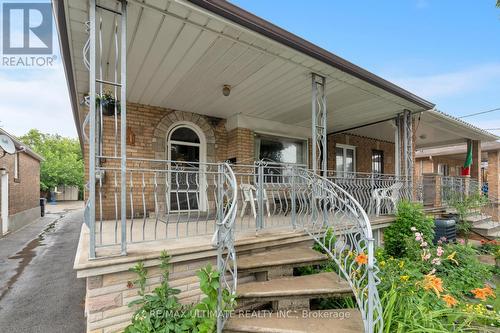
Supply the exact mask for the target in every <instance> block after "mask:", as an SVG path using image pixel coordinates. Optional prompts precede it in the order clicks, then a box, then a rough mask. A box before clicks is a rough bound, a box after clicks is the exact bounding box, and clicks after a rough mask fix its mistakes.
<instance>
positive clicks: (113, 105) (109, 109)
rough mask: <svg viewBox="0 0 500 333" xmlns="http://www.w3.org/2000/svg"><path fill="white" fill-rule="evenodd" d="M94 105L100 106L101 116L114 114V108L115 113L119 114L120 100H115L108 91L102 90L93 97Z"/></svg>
mask: <svg viewBox="0 0 500 333" xmlns="http://www.w3.org/2000/svg"><path fill="white" fill-rule="evenodd" d="M95 103H96V107H97V108H99V107H102V115H103V116H114V115H115V109H116V112H117V114H120V102H119V101H117V100H116V99H115V98H114V97H113V95H111V93H109V92H104V93H103V94H101V95H99V94H98V95H97V96H96V99H95Z"/></svg>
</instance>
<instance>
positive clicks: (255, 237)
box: [74, 216, 394, 277]
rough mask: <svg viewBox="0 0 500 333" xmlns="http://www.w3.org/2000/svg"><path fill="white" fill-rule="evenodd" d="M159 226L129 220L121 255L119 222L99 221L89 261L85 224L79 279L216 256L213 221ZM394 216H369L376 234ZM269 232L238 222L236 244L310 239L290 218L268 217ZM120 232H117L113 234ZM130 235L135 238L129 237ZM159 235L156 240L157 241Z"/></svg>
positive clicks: (78, 262) (78, 258) (78, 255)
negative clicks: (165, 260) (167, 258)
mask: <svg viewBox="0 0 500 333" xmlns="http://www.w3.org/2000/svg"><path fill="white" fill-rule="evenodd" d="M172 220H173V221H170V222H169V223H163V222H159V221H157V220H156V219H154V218H147V219H142V218H141V219H134V220H127V254H126V255H121V254H120V230H121V228H120V221H118V222H116V221H114V220H113V221H109V220H108V221H103V222H102V223H101V222H99V221H97V222H96V244H97V247H96V248H97V249H96V257H97V258H98V259H89V244H90V242H89V239H90V237H89V235H90V231H89V228H88V227H87V225H86V224H83V225H82V229H81V234H80V240H79V244H78V249H77V253H76V257H75V263H74V268H75V269H76V270H77V271H78V277H86V276H91V275H94V274H98V273H111V272H114V271H124V270H127V269H128V268H129V267H130V266H131V264H130V263H133V262H137V261H140V260H143V261H148V260H157V259H158V257H159V254H160V253H161V251H163V250H165V251H167V252H168V253H169V254H170V255H171V256H172V262H175V261H176V260H177V259H178V260H186V257H189V258H190V259H197V258H206V257H210V256H215V255H216V249H214V248H213V247H212V245H211V244H212V237H213V232H214V225H215V221H214V220H204V221H194V222H193V221H190V222H187V221H178V220H175V219H172ZM393 221H394V216H380V217H372V218H370V222H371V226H372V229H373V230H377V229H380V228H384V227H387V226H388V225H389V224H390V223H391V222H393ZM264 225H265V228H264V229H262V230H259V231H258V232H256V230H255V221H254V220H253V221H252V223H250V222H249V221H246V219H245V218H239V217H238V218H237V221H236V225H235V230H236V233H235V246H236V247H237V252H238V249H240V248H251V247H252V246H254V245H255V246H256V245H258V244H259V243H270V244H276V245H279V244H287V243H291V242H301V241H308V240H311V238H310V236H309V235H308V234H307V233H306V232H305V231H304V230H303V229H301V228H300V227H297V228H296V229H295V230H294V229H293V228H292V226H291V225H290V217H287V216H282V217H280V216H278V217H276V216H271V217H266V218H265V223H264ZM115 230H116V234H115ZM131 235H132V239H131ZM155 235H156V239H155Z"/></svg>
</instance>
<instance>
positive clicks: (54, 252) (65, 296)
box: [0, 202, 85, 333]
mask: <svg viewBox="0 0 500 333" xmlns="http://www.w3.org/2000/svg"><path fill="white" fill-rule="evenodd" d="M82 221H83V204H82V203H81V202H70V203H64V204H57V205H48V206H47V214H46V216H45V217H43V218H40V219H38V220H37V221H35V222H34V223H32V224H30V225H28V226H26V227H24V228H23V229H21V230H18V231H16V232H14V233H12V234H9V235H7V236H6V237H4V238H1V239H0V332H9V333H21V332H22V333H35V332H37V333H38V332H40V333H42V332H43V333H59V332H61V333H63V332H64V333H73V332H74V333H79V332H85V318H84V316H83V310H84V309H83V307H84V297H85V282H84V280H78V279H76V273H75V272H74V271H73V261H74V257H75V252H76V246H77V243H78V236H79V233H80V228H81V224H82Z"/></svg>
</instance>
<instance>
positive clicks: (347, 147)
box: [335, 143, 357, 173]
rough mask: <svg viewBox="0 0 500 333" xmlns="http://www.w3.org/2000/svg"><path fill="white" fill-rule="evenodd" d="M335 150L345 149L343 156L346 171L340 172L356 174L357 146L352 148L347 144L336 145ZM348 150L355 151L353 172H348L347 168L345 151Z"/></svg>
mask: <svg viewBox="0 0 500 333" xmlns="http://www.w3.org/2000/svg"><path fill="white" fill-rule="evenodd" d="M335 148H342V149H343V153H342V156H343V159H344V170H343V171H340V172H343V173H356V170H357V169H356V162H357V161H356V146H351V145H346V144H342V143H337V144H335ZM346 149H351V150H352V151H353V159H352V160H353V162H352V164H353V171H346V166H347V163H345V159H346V154H345V151H346ZM336 155H337V150H336V149H335V159H337V156H336ZM335 172H337V165H335Z"/></svg>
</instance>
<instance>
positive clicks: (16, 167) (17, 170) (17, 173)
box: [14, 153, 20, 181]
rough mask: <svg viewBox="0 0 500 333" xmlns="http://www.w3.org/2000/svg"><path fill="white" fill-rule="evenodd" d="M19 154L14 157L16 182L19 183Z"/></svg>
mask: <svg viewBox="0 0 500 333" xmlns="http://www.w3.org/2000/svg"><path fill="white" fill-rule="evenodd" d="M19 178H20V177H19V153H16V154H15V155H14V181H19Z"/></svg>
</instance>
